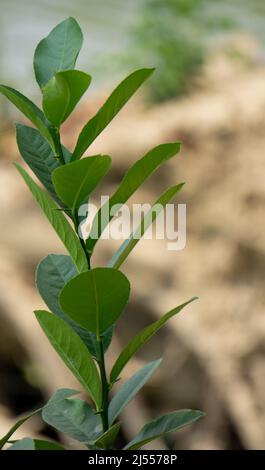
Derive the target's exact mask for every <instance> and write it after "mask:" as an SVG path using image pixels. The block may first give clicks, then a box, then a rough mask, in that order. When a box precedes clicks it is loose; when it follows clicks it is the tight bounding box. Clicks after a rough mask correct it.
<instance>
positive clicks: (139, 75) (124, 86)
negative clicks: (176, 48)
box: [72, 69, 154, 160]
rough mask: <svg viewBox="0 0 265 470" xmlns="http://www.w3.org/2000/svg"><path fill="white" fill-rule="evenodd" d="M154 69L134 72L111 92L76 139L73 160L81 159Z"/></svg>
mask: <svg viewBox="0 0 265 470" xmlns="http://www.w3.org/2000/svg"><path fill="white" fill-rule="evenodd" d="M153 71H154V69H141V70H136V72H133V73H132V74H131V75H129V76H128V77H127V78H125V80H123V81H122V82H121V83H120V84H119V85H118V86H117V88H115V90H114V91H113V92H112V94H111V95H110V96H109V98H108V99H107V101H106V102H105V103H104V105H103V106H102V108H100V110H99V111H98V112H97V114H96V115H95V116H94V117H93V118H92V119H90V121H88V123H87V124H86V125H85V127H84V128H83V130H82V132H81V134H80V135H79V137H78V141H77V144H76V147H75V150H74V153H73V157H72V158H73V160H78V159H79V158H81V156H82V155H83V153H84V152H85V151H86V149H87V148H88V147H89V146H90V145H91V144H92V142H94V140H95V139H96V137H97V136H98V135H99V134H100V133H101V132H102V131H103V129H105V127H106V126H107V125H108V124H109V123H110V122H111V121H112V119H113V118H114V117H115V116H116V114H118V112H119V111H120V110H121V108H122V107H123V106H124V105H125V104H126V103H127V101H128V100H129V99H130V98H131V96H132V95H133V94H134V93H135V92H136V91H137V90H138V88H139V87H140V86H141V85H142V84H143V82H144V81H145V80H146V79H147V78H148V77H149V76H150V75H151V73H152V72H153Z"/></svg>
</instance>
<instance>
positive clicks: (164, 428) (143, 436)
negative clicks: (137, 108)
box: [124, 410, 204, 450]
mask: <svg viewBox="0 0 265 470" xmlns="http://www.w3.org/2000/svg"><path fill="white" fill-rule="evenodd" d="M202 416H204V413H202V411H197V410H179V411H173V413H168V414H166V415H164V416H160V417H159V418H156V419H154V420H153V421H150V423H147V424H146V425H145V426H144V427H143V428H142V429H141V431H140V432H139V434H137V436H136V437H135V438H134V439H133V440H132V441H131V442H129V444H127V445H126V446H125V447H124V449H126V450H133V449H139V448H140V447H142V446H144V445H145V444H147V443H148V442H150V441H153V440H154V439H157V438H158V437H160V436H164V435H165V434H167V433H169V432H173V431H178V430H179V429H181V428H183V427H184V426H187V425H188V424H191V423H194V422H195V421H197V420H198V419H199V418H201V417H202Z"/></svg>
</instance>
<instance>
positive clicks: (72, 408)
mask: <svg viewBox="0 0 265 470" xmlns="http://www.w3.org/2000/svg"><path fill="white" fill-rule="evenodd" d="M42 417H43V420H44V421H45V422H46V423H48V424H49V425H50V426H53V427H54V428H55V429H57V430H58V431H60V432H62V433H65V434H67V435H68V436H70V437H72V438H73V439H76V440H77V441H79V442H86V443H87V442H90V441H94V440H95V439H97V437H98V436H99V433H100V432H101V429H102V427H101V421H100V416H99V415H98V414H95V413H94V412H93V410H92V408H91V406H89V404H88V403H86V402H85V401H84V400H79V399H72V400H68V399H65V400H63V401H61V402H59V403H55V404H54V405H52V404H51V405H50V406H48V407H46V408H45V409H44V410H43V412H42Z"/></svg>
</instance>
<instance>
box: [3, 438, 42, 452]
mask: <svg viewBox="0 0 265 470" xmlns="http://www.w3.org/2000/svg"><path fill="white" fill-rule="evenodd" d="M7 450H36V449H35V443H34V440H33V439H31V438H30V437H24V438H23V439H20V440H19V441H16V442H15V444H12V446H10V447H8V449H7Z"/></svg>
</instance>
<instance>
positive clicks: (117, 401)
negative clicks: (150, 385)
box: [109, 359, 162, 424]
mask: <svg viewBox="0 0 265 470" xmlns="http://www.w3.org/2000/svg"><path fill="white" fill-rule="evenodd" d="M161 360H162V359H158V360H157V361H153V362H149V363H148V364H146V365H145V366H144V367H142V369H140V370H138V371H137V372H136V373H135V374H134V375H133V376H132V377H131V378H130V379H129V380H127V382H125V384H123V385H122V387H121V388H120V389H119V390H118V392H117V393H116V394H115V395H114V397H113V398H112V400H111V402H110V405H109V423H110V424H112V423H113V422H114V421H115V419H116V418H117V417H118V416H119V414H120V413H121V412H122V410H123V409H124V408H125V406H126V405H127V404H128V403H129V402H130V401H131V400H132V398H133V397H134V396H135V395H136V393H137V392H138V391H139V390H140V389H141V388H142V387H143V386H144V385H145V383H146V382H147V381H148V380H149V378H150V377H151V375H152V374H153V373H154V372H155V370H156V369H157V367H158V366H159V365H160V363H161Z"/></svg>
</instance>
